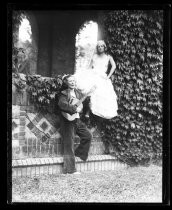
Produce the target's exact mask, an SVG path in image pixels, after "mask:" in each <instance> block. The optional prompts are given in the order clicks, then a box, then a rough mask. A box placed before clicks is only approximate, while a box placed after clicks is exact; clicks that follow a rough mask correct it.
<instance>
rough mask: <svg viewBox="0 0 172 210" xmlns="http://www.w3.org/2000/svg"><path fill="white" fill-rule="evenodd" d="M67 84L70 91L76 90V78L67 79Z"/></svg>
mask: <svg viewBox="0 0 172 210" xmlns="http://www.w3.org/2000/svg"><path fill="white" fill-rule="evenodd" d="M66 83H67V85H68V87H69V88H70V89H74V88H75V87H76V82H75V78H74V77H73V76H71V77H69V78H67V80H66Z"/></svg>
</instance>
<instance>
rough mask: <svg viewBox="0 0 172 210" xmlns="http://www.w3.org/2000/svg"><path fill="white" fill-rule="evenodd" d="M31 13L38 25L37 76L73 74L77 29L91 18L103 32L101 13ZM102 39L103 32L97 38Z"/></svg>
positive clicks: (84, 11) (77, 11) (72, 11)
mask: <svg viewBox="0 0 172 210" xmlns="http://www.w3.org/2000/svg"><path fill="white" fill-rule="evenodd" d="M32 14H33V15H34V18H35V20H36V23H37V32H36V34H37V35H36V37H37V38H36V40H37V45H38V59H37V74H40V75H42V76H48V77H52V76H55V75H59V74H66V73H74V67H75V37H76V34H77V32H78V29H79V28H80V26H81V25H82V24H83V23H84V22H85V21H87V20H90V19H91V20H93V21H95V22H97V23H98V25H99V31H100V30H101V31H102V29H101V17H102V11H99V10H54V11H32ZM99 23H100V24H99ZM102 36H103V33H101V34H100V33H99V37H98V39H100V38H102Z"/></svg>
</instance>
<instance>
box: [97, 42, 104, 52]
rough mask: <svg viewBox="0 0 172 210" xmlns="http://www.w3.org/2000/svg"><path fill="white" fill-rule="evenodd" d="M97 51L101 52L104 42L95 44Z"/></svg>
mask: <svg viewBox="0 0 172 210" xmlns="http://www.w3.org/2000/svg"><path fill="white" fill-rule="evenodd" d="M97 51H98V52H99V53H103V52H104V51H105V46H104V44H102V43H100V44H98V45H97Z"/></svg>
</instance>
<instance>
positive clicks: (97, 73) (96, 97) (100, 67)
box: [75, 40, 118, 119]
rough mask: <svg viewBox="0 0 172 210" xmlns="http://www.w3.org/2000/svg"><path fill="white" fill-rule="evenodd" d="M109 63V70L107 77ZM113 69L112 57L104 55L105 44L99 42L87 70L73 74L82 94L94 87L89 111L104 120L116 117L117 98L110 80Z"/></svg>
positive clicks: (101, 41)
mask: <svg viewBox="0 0 172 210" xmlns="http://www.w3.org/2000/svg"><path fill="white" fill-rule="evenodd" d="M109 63H110V64H111V69H110V71H109V74H108V75H107V70H108V64H109ZM115 68H116V64H115V62H114V60H113V58H112V56H110V55H108V54H106V44H105V42H104V41H103V40H100V41H98V43H97V53H96V54H94V55H93V58H92V60H91V62H90V66H89V68H85V69H84V68H82V69H80V70H78V71H77V72H76V73H75V78H76V84H77V86H78V88H79V89H80V90H81V91H82V92H83V93H87V92H88V91H89V90H90V89H91V88H92V87H93V86H96V89H95V91H94V92H93V93H91V95H90V109H91V112H92V113H93V114H94V115H97V116H99V117H102V118H105V119H111V118H113V117H115V116H117V110H118V104H117V96H116V93H115V91H114V88H113V85H112V82H111V80H110V78H111V76H112V74H113V72H114V70H115Z"/></svg>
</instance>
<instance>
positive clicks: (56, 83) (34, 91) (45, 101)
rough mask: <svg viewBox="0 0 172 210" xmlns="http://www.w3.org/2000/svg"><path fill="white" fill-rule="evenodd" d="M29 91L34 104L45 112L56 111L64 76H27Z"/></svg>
mask: <svg viewBox="0 0 172 210" xmlns="http://www.w3.org/2000/svg"><path fill="white" fill-rule="evenodd" d="M26 83H27V91H28V92H29V93H30V96H31V98H30V99H31V102H32V103H33V104H34V106H35V107H36V108H37V109H39V110H41V111H45V112H47V111H48V112H56V111H57V109H58V108H57V104H56V100H57V98H58V94H59V93H60V90H61V87H62V76H61V75H59V76H57V77H55V78H45V77H42V76H40V75H27V76H26Z"/></svg>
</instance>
